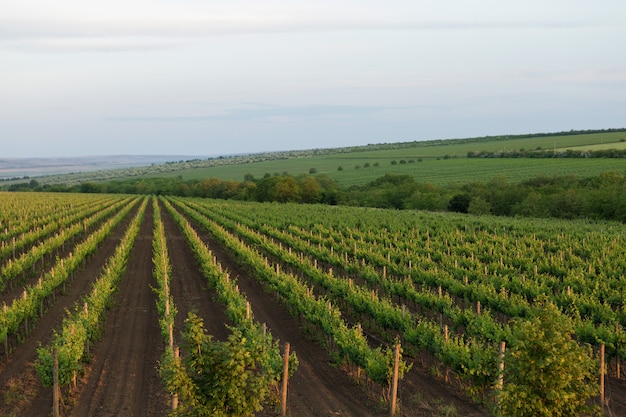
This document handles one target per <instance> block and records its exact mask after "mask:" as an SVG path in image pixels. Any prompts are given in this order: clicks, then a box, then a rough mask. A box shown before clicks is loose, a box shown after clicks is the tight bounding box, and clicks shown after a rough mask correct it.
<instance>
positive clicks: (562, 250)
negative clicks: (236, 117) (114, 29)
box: [0, 161, 626, 416]
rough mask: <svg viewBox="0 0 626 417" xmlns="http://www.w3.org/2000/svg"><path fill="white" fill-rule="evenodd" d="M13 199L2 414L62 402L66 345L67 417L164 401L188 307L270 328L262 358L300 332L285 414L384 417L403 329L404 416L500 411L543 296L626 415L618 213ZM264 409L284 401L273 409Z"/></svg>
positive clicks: (0, 317)
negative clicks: (545, 215) (506, 358)
mask: <svg viewBox="0 0 626 417" xmlns="http://www.w3.org/2000/svg"><path fill="white" fill-rule="evenodd" d="M440 162H444V161H440ZM0 197H1V198H0V204H1V205H2V208H1V210H0V216H1V217H0V222H1V227H0V231H1V232H2V235H1V240H2V252H1V258H0V266H1V267H2V281H1V282H0V284H1V285H2V293H1V298H0V301H1V302H2V304H3V308H2V310H0V325H1V326H2V327H1V328H0V342H1V343H0V353H1V355H0V384H1V385H2V389H1V391H2V392H3V398H2V400H1V401H2V403H1V405H0V413H1V414H6V415H47V414H48V413H49V410H50V407H51V404H52V389H51V388H48V387H47V386H48V385H49V384H50V381H49V378H50V375H51V373H50V372H51V370H50V368H51V366H50V363H51V357H52V356H51V352H52V351H53V350H54V349H56V350H57V351H58V352H59V355H60V358H59V363H60V367H61V371H60V379H61V397H62V398H63V402H62V404H63V406H62V407H61V409H62V414H63V415H76V416H79V415H99V416H112V415H125V414H126V413H127V414H128V415H154V416H157V415H166V414H167V411H168V409H169V407H170V402H171V394H172V393H174V392H173V391H172V390H173V389H176V386H177V385H176V382H175V381H173V380H168V379H167V378H168V376H167V375H170V377H171V375H173V374H171V373H167V372H165V373H163V372H161V374H159V372H158V364H159V363H169V362H168V360H171V359H167V358H172V356H170V355H172V354H173V349H172V347H173V346H179V345H182V346H183V347H184V340H183V339H182V334H181V333H182V332H183V329H184V328H185V323H184V321H185V319H186V318H187V317H188V316H189V313H191V312H194V313H195V314H196V315H197V316H198V317H200V318H201V319H202V321H203V326H204V329H205V331H206V332H207V334H210V335H211V336H212V337H213V338H214V339H215V340H216V341H220V342H222V343H226V341H227V340H231V338H232V337H234V336H233V335H236V334H238V333H239V332H242V333H243V334H247V335H248V336H247V339H248V340H256V339H255V338H256V337H257V336H255V335H259V334H260V333H259V332H261V331H262V332H263V334H267V335H266V336H264V337H263V338H262V339H259V342H258V343H260V346H264V347H263V348H262V349H261V351H263V352H266V353H264V354H266V355H269V356H267V359H266V361H267V362H268V363H271V362H272V361H275V360H276V358H277V356H276V355H277V354H279V353H280V352H279V351H280V350H282V349H283V346H284V344H285V343H286V342H288V343H290V345H291V348H292V352H294V361H296V362H294V367H293V375H292V376H291V379H290V382H289V384H290V385H289V396H288V400H287V412H288V415H294V416H296V415H297V416H314V415H326V414H333V413H337V414H341V415H350V416H362V415H372V416H378V415H380V416H383V415H388V414H389V412H388V410H387V408H388V401H389V400H390V396H389V395H390V386H389V385H388V384H389V380H388V379H387V377H386V375H388V372H389V366H390V363H389V362H388V360H387V359H386V358H388V357H389V355H390V352H391V351H392V349H393V347H394V346H395V344H396V343H399V344H400V345H401V346H402V356H401V367H400V368H401V375H400V391H399V409H398V415H403V416H422V415H424V416H427V415H428V416H438V415H454V414H451V413H453V412H455V413H457V414H456V415H464V416H487V415H490V413H491V409H492V408H493V404H494V398H495V395H496V391H495V390H494V386H495V385H494V384H495V381H496V380H497V378H498V348H499V346H500V343H501V342H506V344H507V345H511V344H512V343H513V342H514V340H513V334H514V329H515V323H516V321H515V320H514V319H521V320H524V319H526V318H528V317H529V316H531V315H532V314H533V311H534V309H535V308H536V306H535V301H536V300H537V299H538V298H539V297H540V296H541V295H546V296H547V297H548V298H549V299H550V300H551V302H553V303H554V304H555V305H556V306H558V308H559V309H560V310H561V311H562V312H563V313H564V314H565V315H566V316H567V317H569V319H570V320H571V321H572V323H573V329H574V333H575V334H574V336H575V339H576V340H577V342H578V343H579V344H581V345H589V346H591V348H592V349H593V352H594V357H595V358H596V359H597V357H598V352H599V349H600V345H601V344H603V345H604V348H605V352H606V354H605V355H606V360H607V367H606V368H607V371H608V375H607V377H606V380H605V382H606V386H607V391H606V392H607V403H608V406H609V410H610V411H611V413H613V415H621V414H624V413H625V412H626V402H625V399H626V386H625V384H624V381H623V377H624V370H623V366H622V363H623V361H624V360H625V359H626V337H625V333H624V326H625V325H626V315H625V313H624V312H625V311H626V309H625V305H624V300H625V299H626V294H625V293H624V291H625V288H626V286H625V285H624V283H623V265H624V264H623V262H624V261H623V260H624V259H626V253H624V251H625V250H626V242H624V233H623V225H622V224H620V223H611V222H589V221H583V220H574V221H566V220H558V221H557V220H541V219H511V218H497V217H492V216H469V215H458V214H450V213H427V212H416V211H409V210H407V211H397V210H381V209H366V208H353V207H331V206H323V205H298V204H278V203H252V202H236V201H220V200H209V199H191V198H180V197H176V198H174V197H158V198H157V197H151V196H126V195H100V194H94V195H89V194H46V193H3V194H1V195H0ZM225 324H227V325H228V327H226V326H225ZM169 326H171V328H172V331H171V333H170V331H169V328H168V327H169ZM261 329H262V330H261ZM266 331H267V333H265V332H266ZM261 340H262V341H261ZM170 341H171V342H170ZM191 353H192V352H190V351H189V350H185V349H183V350H182V356H183V358H185V357H186V356H189V355H191ZM295 358H297V359H295ZM297 362H299V363H298V364H297V366H295V365H296V363H297ZM172 363H173V362H172ZM170 369H172V368H170ZM175 371H176V372H182V371H181V369H179V368H176V370H175ZM172 372H174V371H172ZM277 378H278V377H277ZM505 383H506V380H505ZM590 383H595V381H590ZM276 384H278V379H277V380H276ZM165 387H168V388H167V389H166V388H165ZM178 389H180V387H179V388H178ZM168 390H169V391H170V392H168ZM178 394H179V399H180V402H181V404H180V406H181V407H184V406H185V405H186V404H187V405H188V404H189V401H190V400H187V403H185V401H186V400H185V399H186V398H188V397H185V395H186V393H185V392H184V390H183V391H179V392H178ZM468 394H469V396H468ZM257 415H263V416H270V415H280V412H279V407H278V405H277V403H276V402H272V403H271V404H270V405H269V406H266V407H265V411H263V412H261V413H259V414H257Z"/></svg>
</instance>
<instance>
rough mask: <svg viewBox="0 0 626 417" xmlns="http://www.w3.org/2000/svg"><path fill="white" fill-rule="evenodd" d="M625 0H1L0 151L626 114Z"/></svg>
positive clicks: (249, 149)
mask: <svg viewBox="0 0 626 417" xmlns="http://www.w3.org/2000/svg"><path fill="white" fill-rule="evenodd" d="M624 18H626V2H624V1H623V0H593V1H592V0H589V1H585V0H569V1H564V0H560V1H557V0H551V1H547V0H524V1H518V0H507V1H502V0H474V1H472V0H445V1H442V0H419V1H418V0H388V1H385V2H383V1H380V0H377V1H373V0H340V1H337V0H316V1H300V0H291V1H286V0H264V1H262V2H261V1H251V0H229V1H215V0H213V1H211V0H176V1H173V0H169V1H166V0H107V1H94V0H55V1H49V0H2V2H1V3H0V158H20V157H60V156H84V155H121V154H131V155H197V156H216V155H228V154H239V153H256V152H266V151H277V150H295V149H313V148H330V147H341V146H355V145H366V144H370V143H390V142H407V141H415V140H429V139H449V138H463V137H475V136H487V135H504V134H522V133H539V132H557V131H566V130H571V129H575V130H579V129H581V130H585V129H605V128H620V127H626V54H625V53H624V50H623V48H624V46H623V45H624V41H626V25H625V24H624Z"/></svg>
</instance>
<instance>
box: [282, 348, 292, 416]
mask: <svg viewBox="0 0 626 417" xmlns="http://www.w3.org/2000/svg"><path fill="white" fill-rule="evenodd" d="M289 348H290V346H289V342H287V343H285V366H284V367H283V389H282V401H281V407H282V410H281V411H282V414H281V415H282V416H283V417H285V416H286V415H287V385H288V379H289Z"/></svg>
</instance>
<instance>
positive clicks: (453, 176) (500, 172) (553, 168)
mask: <svg viewBox="0 0 626 417" xmlns="http://www.w3.org/2000/svg"><path fill="white" fill-rule="evenodd" d="M625 136H626V133H624V132H612V133H603V134H586V135H567V136H550V137H533V138H526V139H507V140H497V141H490V142H475V143H456V144H454V143H452V142H451V143H452V144H437V145H431V146H426V145H424V144H420V143H416V145H415V146H410V147H405V148H397V149H379V150H370V151H354V152H349V153H336V154H330V155H322V156H314V155H313V156H309V157H302V158H294V159H280V160H271V161H263V162H252V163H246V164H233V165H223V166H216V167H207V168H196V169H189V170H181V171H176V172H171V173H162V174H159V175H158V176H160V177H163V176H182V178H183V179H186V180H188V179H200V178H207V177H210V178H219V179H222V180H236V181H242V180H243V179H244V176H245V175H247V174H249V175H253V176H254V177H255V178H261V177H263V176H264V175H267V174H269V175H274V174H282V173H289V174H291V175H298V174H308V173H310V172H311V171H312V170H314V171H315V172H316V173H317V174H326V175H329V176H330V177H332V178H335V179H336V180H338V181H339V182H340V183H341V184H343V185H344V186H352V185H359V184H365V183H367V182H369V181H372V180H374V179H376V178H378V177H380V176H382V175H385V174H386V173H396V174H407V175H411V176H413V177H415V178H416V179H417V180H418V181H420V182H431V183H434V184H439V185H447V184H462V183H466V182H468V181H481V182H488V181H489V180H491V179H493V178H494V177H496V176H504V177H506V178H507V180H508V181H510V182H519V181H523V180H526V179H529V178H533V177H536V176H538V175H546V176H554V175H577V176H580V177H587V176H593V175H597V174H599V173H600V172H605V171H619V172H623V171H625V170H626V160H624V159H482V158H466V155H467V153H468V152H471V151H490V152H492V151H498V150H507V149H509V150H511V149H537V148H541V149H557V150H565V149H590V150H599V149H610V148H615V149H624V148H625V147H626V142H621V141H620V140H621V139H622V138H624V137H625ZM340 167H341V169H340ZM154 176H157V175H154Z"/></svg>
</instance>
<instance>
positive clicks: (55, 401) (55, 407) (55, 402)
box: [52, 347, 61, 417]
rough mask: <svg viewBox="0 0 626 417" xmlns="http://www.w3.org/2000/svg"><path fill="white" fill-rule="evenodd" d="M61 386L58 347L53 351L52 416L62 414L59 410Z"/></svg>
mask: <svg viewBox="0 0 626 417" xmlns="http://www.w3.org/2000/svg"><path fill="white" fill-rule="evenodd" d="M59 390H60V388H59V355H58V353H57V348H56V347H55V348H54V350H53V351H52V416H53V417H59V416H60V415H61V413H60V410H59V401H60V397H61V396H60V395H59V394H60V391H59Z"/></svg>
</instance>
